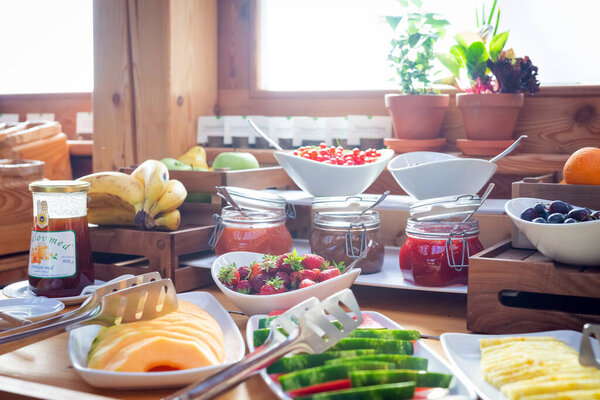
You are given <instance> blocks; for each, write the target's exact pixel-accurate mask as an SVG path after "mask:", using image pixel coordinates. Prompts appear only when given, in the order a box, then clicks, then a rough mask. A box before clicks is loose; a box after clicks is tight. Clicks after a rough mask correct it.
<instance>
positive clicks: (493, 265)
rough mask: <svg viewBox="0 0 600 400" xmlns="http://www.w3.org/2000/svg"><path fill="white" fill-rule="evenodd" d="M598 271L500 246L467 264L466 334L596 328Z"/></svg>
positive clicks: (599, 316)
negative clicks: (591, 324)
mask: <svg viewBox="0 0 600 400" xmlns="http://www.w3.org/2000/svg"><path fill="white" fill-rule="evenodd" d="M598 288H600V268H591V267H590V268H582V267H574V266H567V265H564V264H559V263H555V262H553V261H552V260H550V259H548V258H547V257H545V256H543V255H542V254H540V253H539V252H537V251H535V250H522V249H515V248H512V247H511V245H510V241H509V240H505V241H503V242H500V243H498V244H496V245H494V246H492V247H490V248H488V249H486V250H484V251H482V252H480V253H478V254H476V255H475V256H473V257H471V258H470V259H469V283H468V294H467V329H469V330H471V331H473V332H482V333H497V334H504V333H523V332H536V331H545V330H554V329H574V330H578V331H580V330H581V329H582V327H583V325H584V324H585V323H587V322H596V323H600V291H599V290H598Z"/></svg>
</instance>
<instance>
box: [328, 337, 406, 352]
mask: <svg viewBox="0 0 600 400" xmlns="http://www.w3.org/2000/svg"><path fill="white" fill-rule="evenodd" d="M356 349H375V350H377V351H378V352H379V353H389V354H409V355H410V354H412V353H413V351H414V348H413V343H412V342H411V341H410V340H389V339H372V338H345V339H342V340H340V341H339V342H337V343H336V344H335V345H334V346H333V347H332V348H331V350H356Z"/></svg>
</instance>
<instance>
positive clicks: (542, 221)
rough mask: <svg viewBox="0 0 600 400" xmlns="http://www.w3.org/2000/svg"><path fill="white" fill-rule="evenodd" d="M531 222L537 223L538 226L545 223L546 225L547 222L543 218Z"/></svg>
mask: <svg viewBox="0 0 600 400" xmlns="http://www.w3.org/2000/svg"><path fill="white" fill-rule="evenodd" d="M531 222H535V223H537V224H545V223H546V220H545V219H544V218H542V217H537V218H536V219H534V220H533V221H531Z"/></svg>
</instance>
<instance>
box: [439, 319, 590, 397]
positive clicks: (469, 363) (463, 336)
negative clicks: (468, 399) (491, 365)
mask: <svg viewBox="0 0 600 400" xmlns="http://www.w3.org/2000/svg"><path fill="white" fill-rule="evenodd" d="M507 336H552V337H554V338H556V339H558V340H562V341H563V342H565V343H566V344H568V345H569V346H571V347H573V348H574V349H576V350H577V351H579V344H580V342H581V332H577V331H566V330H565V331H547V332H535V333H523V334H514V335H473V334H468V333H444V334H442V335H441V337H440V340H441V341H442V347H443V348H444V352H445V353H446V356H448V359H449V360H450V362H451V363H452V364H453V366H454V367H455V368H454V370H455V371H456V373H457V374H458V375H460V376H461V377H462V378H463V379H465V380H466V381H468V382H469V384H470V385H471V386H472V387H473V388H474V389H475V391H477V394H478V395H479V396H480V397H481V398H482V399H483V400H506V399H507V398H506V397H505V396H504V395H502V393H501V392H500V391H499V390H498V389H496V388H495V387H493V386H492V385H490V384H489V383H487V382H486V381H484V380H483V377H482V376H481V372H480V370H479V364H480V362H481V352H480V349H479V339H484V338H497V337H507Z"/></svg>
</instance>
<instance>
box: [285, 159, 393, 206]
mask: <svg viewBox="0 0 600 400" xmlns="http://www.w3.org/2000/svg"><path fill="white" fill-rule="evenodd" d="M379 151H380V152H381V157H380V158H379V160H377V161H375V162H373V163H371V164H365V165H355V166H343V165H331V164H324V163H322V162H318V161H314V160H309V159H306V158H302V157H298V156H295V155H293V154H292V153H291V152H286V151H276V152H274V153H273V155H274V156H275V158H276V159H277V162H279V164H280V165H281V166H282V167H283V168H284V169H285V172H287V174H288V175H289V176H290V178H292V180H293V181H294V182H295V183H296V185H298V187H299V188H300V189H302V190H304V191H305V192H307V193H310V194H312V195H313V196H315V197H329V196H352V195H355V194H360V193H362V192H364V191H365V189H367V188H368V187H369V186H371V184H372V183H373V181H375V179H377V177H378V176H379V175H380V174H381V172H382V171H383V170H384V169H385V166H386V165H387V163H388V161H389V160H390V159H391V158H392V157H393V156H394V151H393V150H390V149H382V150H379Z"/></svg>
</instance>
